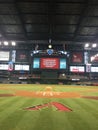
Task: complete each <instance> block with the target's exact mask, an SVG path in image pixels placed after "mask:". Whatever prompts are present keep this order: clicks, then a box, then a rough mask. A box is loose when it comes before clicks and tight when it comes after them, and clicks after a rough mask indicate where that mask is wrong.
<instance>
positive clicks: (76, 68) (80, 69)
mask: <svg viewBox="0 0 98 130" xmlns="http://www.w3.org/2000/svg"><path fill="white" fill-rule="evenodd" d="M84 71H85V69H84V66H70V72H84Z"/></svg>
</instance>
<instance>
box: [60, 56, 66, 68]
mask: <svg viewBox="0 0 98 130" xmlns="http://www.w3.org/2000/svg"><path fill="white" fill-rule="evenodd" d="M60 69H66V59H64V58H62V59H60Z"/></svg>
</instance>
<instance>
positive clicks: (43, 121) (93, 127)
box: [0, 84, 98, 130]
mask: <svg viewBox="0 0 98 130" xmlns="http://www.w3.org/2000/svg"><path fill="white" fill-rule="evenodd" d="M0 130H98V87H97V86H95V87H94V86H78V85H47V84H43V85H40V84H0Z"/></svg>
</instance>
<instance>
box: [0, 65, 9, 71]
mask: <svg viewBox="0 0 98 130" xmlns="http://www.w3.org/2000/svg"><path fill="white" fill-rule="evenodd" d="M0 70H8V64H0Z"/></svg>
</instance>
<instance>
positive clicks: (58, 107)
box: [25, 102, 72, 112]
mask: <svg viewBox="0 0 98 130" xmlns="http://www.w3.org/2000/svg"><path fill="white" fill-rule="evenodd" d="M52 106H53V107H55V108H56V110H58V111H68V112H69V111H72V110H71V109H70V108H68V107H66V106H65V105H63V104H61V103H59V102H50V103H45V104H39V105H36V106H32V107H28V108H25V110H41V109H43V108H46V107H48V108H50V107H52Z"/></svg>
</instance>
